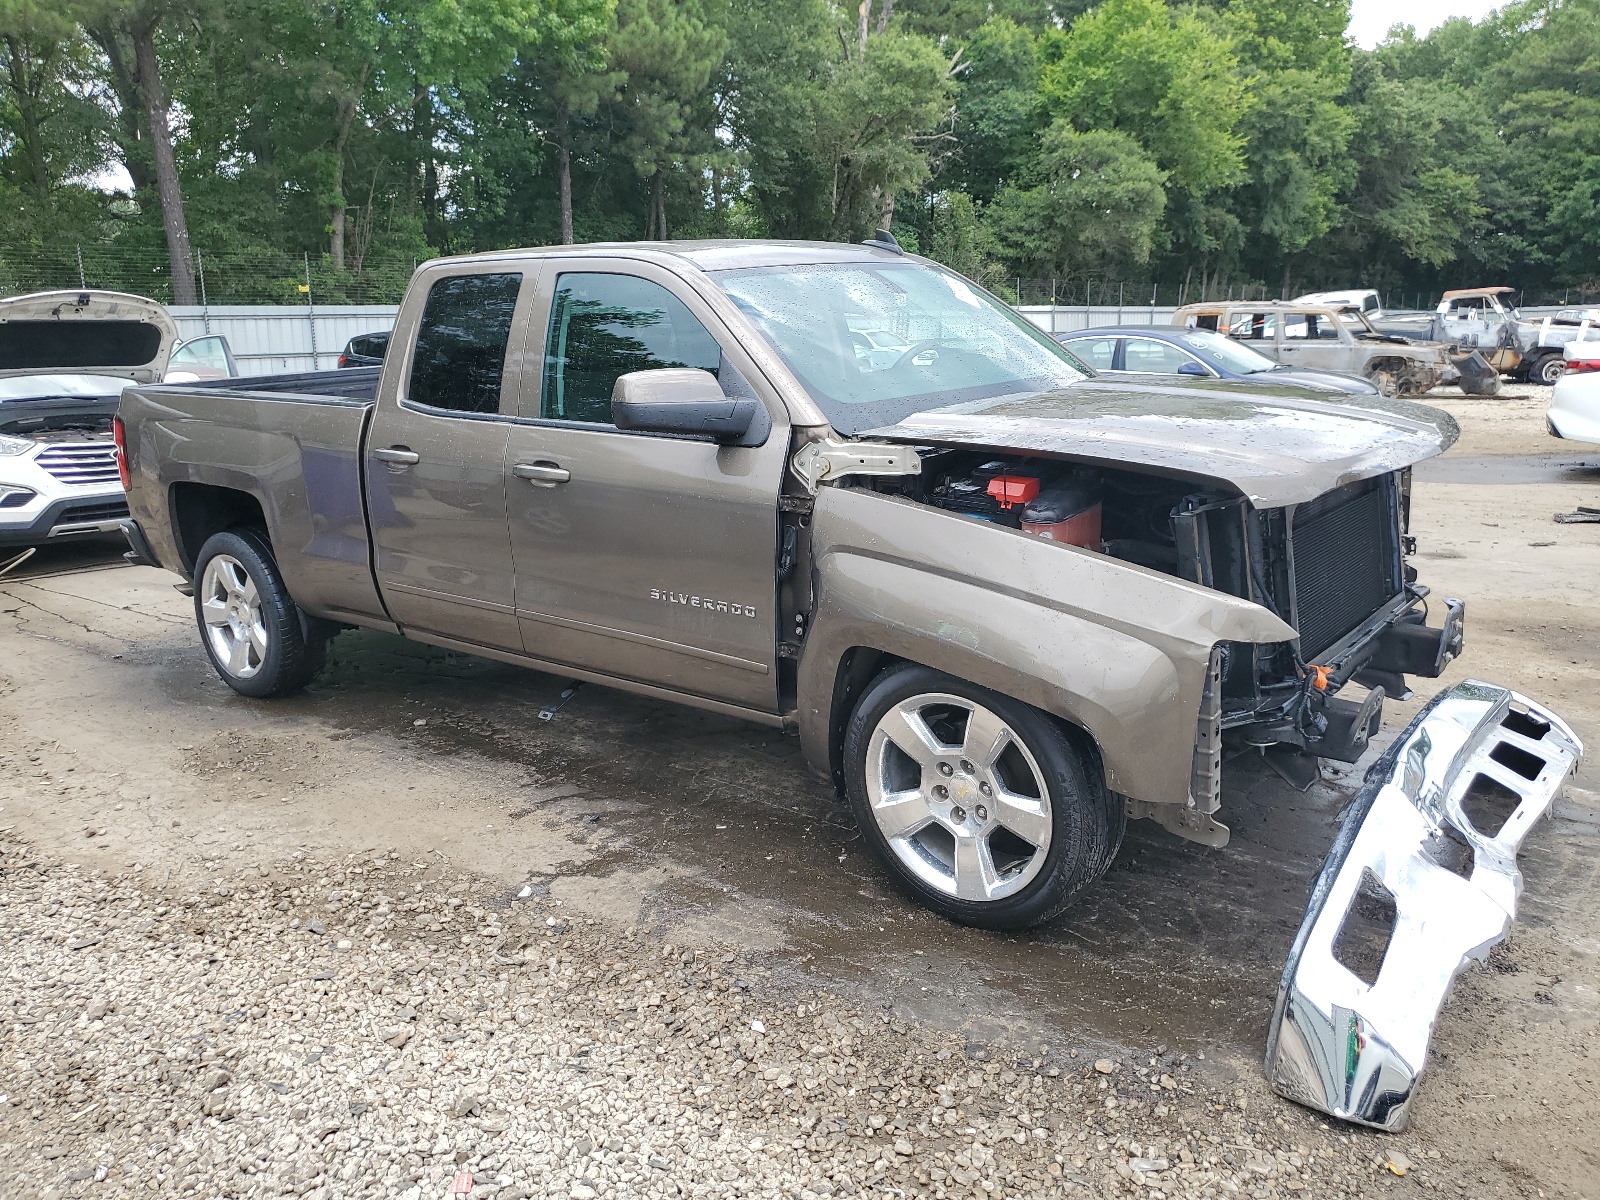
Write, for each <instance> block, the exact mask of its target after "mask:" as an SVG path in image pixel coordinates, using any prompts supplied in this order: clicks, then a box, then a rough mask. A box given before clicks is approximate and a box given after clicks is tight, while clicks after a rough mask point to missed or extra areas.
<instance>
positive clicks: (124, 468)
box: [111, 417, 131, 491]
mask: <svg viewBox="0 0 1600 1200" xmlns="http://www.w3.org/2000/svg"><path fill="white" fill-rule="evenodd" d="M111 436H112V438H113V439H114V440H115V441H116V443H117V474H118V475H120V476H121V477H122V490H123V491H127V490H128V488H129V487H130V486H131V480H130V479H129V477H128V431H127V429H126V428H125V427H124V426H123V424H122V418H121V417H112V418H111Z"/></svg>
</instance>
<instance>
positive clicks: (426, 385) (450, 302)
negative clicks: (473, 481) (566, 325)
mask: <svg viewBox="0 0 1600 1200" xmlns="http://www.w3.org/2000/svg"><path fill="white" fill-rule="evenodd" d="M521 286H522V276H521V275H520V274H506V275H458V276H456V277H454V278H452V279H441V280H439V281H438V282H437V283H435V284H434V285H433V286H432V287H431V288H429V289H428V302H427V303H426V304H425V305H424V306H423V309H422V322H421V324H420V325H418V327H417V349H416V353H415V354H414V355H413V357H412V359H411V396H410V398H411V399H412V400H413V401H415V402H416V403H418V404H426V405H429V406H431V407H433V408H448V409H453V410H454V411H456V412H473V413H494V412H499V411H500V376H501V373H502V372H503V371H504V369H505V364H506V343H507V342H508V341H509V340H510V338H511V316H512V314H513V313H514V312H515V311H516V307H517V291H518V290H519V289H520V288H521ZM358 353H359V351H358Z"/></svg>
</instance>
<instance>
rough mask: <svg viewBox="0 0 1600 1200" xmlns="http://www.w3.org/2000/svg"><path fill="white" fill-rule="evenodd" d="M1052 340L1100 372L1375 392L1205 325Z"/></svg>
mask: <svg viewBox="0 0 1600 1200" xmlns="http://www.w3.org/2000/svg"><path fill="white" fill-rule="evenodd" d="M1055 337H1056V341H1058V342H1060V343H1061V344H1062V345H1063V346H1065V347H1067V349H1069V350H1071V351H1072V353H1073V354H1074V355H1075V356H1076V357H1078V358H1081V359H1082V360H1083V361H1084V362H1086V363H1088V364H1089V365H1090V366H1091V367H1093V368H1094V369H1095V370H1096V371H1098V372H1100V374H1102V375H1109V376H1111V377H1112V378H1117V377H1120V376H1129V377H1134V376H1150V375H1187V376H1190V377H1193V378H1200V379H1232V380H1239V381H1245V380H1248V381H1250V382H1252V383H1272V384H1287V385H1289V386H1291V387H1297V388H1305V389H1308V390H1310V391H1318V392H1342V393H1344V394H1345V395H1352V396H1376V395H1378V394H1379V392H1378V389H1377V388H1376V387H1374V386H1373V385H1372V384H1370V383H1368V382H1367V381H1366V380H1365V379H1362V378H1361V377H1360V376H1358V375H1344V374H1341V373H1340V372H1338V371H1311V370H1307V369H1305V368H1303V367H1286V366H1284V365H1283V364H1282V363H1276V362H1273V361H1272V360H1271V359H1270V358H1268V357H1266V355H1264V354H1258V353H1256V351H1254V350H1252V349H1250V347H1249V346H1241V345H1240V344H1239V343H1238V342H1236V341H1234V340H1232V339H1231V338H1225V337H1223V336H1222V335H1221V334H1217V333H1212V332H1211V331H1210V330H1206V329H1179V328H1176V327H1173V328H1163V327H1159V326H1143V325H1125V326H1114V327H1112V328H1109V329H1080V330H1077V331H1075V332H1073V333H1058V334H1056V335H1055Z"/></svg>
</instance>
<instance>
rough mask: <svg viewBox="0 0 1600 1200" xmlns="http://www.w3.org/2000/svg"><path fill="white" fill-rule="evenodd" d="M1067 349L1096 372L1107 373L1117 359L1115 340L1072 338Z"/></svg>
mask: <svg viewBox="0 0 1600 1200" xmlns="http://www.w3.org/2000/svg"><path fill="white" fill-rule="evenodd" d="M1067 349H1068V350H1070V351H1072V352H1073V353H1074V354H1076V355H1077V356H1078V357H1079V358H1081V359H1083V361H1084V362H1086V363H1088V364H1089V365H1090V366H1091V367H1093V368H1094V369H1095V370H1096V371H1109V370H1111V364H1112V363H1114V362H1115V361H1116V359H1117V339H1116V338H1074V339H1073V340H1072V341H1070V342H1068V343H1067Z"/></svg>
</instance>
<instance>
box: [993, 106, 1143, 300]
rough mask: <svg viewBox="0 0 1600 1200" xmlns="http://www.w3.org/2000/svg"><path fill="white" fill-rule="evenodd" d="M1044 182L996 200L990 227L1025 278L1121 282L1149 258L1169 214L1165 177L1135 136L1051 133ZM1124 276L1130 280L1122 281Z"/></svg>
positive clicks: (1062, 124) (1061, 129) (1063, 126)
mask: <svg viewBox="0 0 1600 1200" xmlns="http://www.w3.org/2000/svg"><path fill="white" fill-rule="evenodd" d="M1037 169H1038V173H1039V175H1040V178H1039V180H1038V181H1037V182H1036V183H1034V184H1033V186H1030V187H1007V188H1005V189H1003V190H1002V191H1001V192H1000V194H999V195H998V196H996V197H995V201H994V204H993V206H992V207H991V208H990V210H989V214H988V218H989V219H988V225H989V230H990V232H991V233H992V234H993V236H994V238H995V240H996V242H998V244H999V246H1000V248H1001V254H1002V255H1003V256H1004V257H1005V258H1006V260H1007V261H1008V262H1009V263H1010V264H1011V265H1012V266H1013V268H1014V270H1016V271H1017V272H1018V273H1022V274H1040V275H1050V276H1053V277H1055V278H1058V279H1062V280H1072V279H1074V278H1078V279H1081V278H1088V277H1095V276H1100V277H1110V278H1117V277H1119V276H1121V275H1123V273H1125V272H1128V271H1130V270H1131V269H1133V268H1135V267H1138V266H1140V265H1142V264H1143V263H1145V262H1147V261H1148V260H1149V258H1150V251H1151V249H1152V248H1153V246H1154V245H1155V241H1156V235H1157V231H1158V230H1159V229H1160V226H1161V216H1162V213H1163V211H1164V210H1165V208H1166V193H1165V192H1164V190H1163V186H1162V185H1163V184H1164V183H1165V181H1166V178H1167V176H1166V173H1165V172H1163V171H1162V170H1161V169H1160V168H1159V167H1158V166H1156V164H1155V162H1153V161H1152V159H1151V156H1150V155H1149V154H1148V153H1147V152H1146V151H1145V150H1144V149H1143V148H1142V147H1141V146H1140V145H1139V143H1138V142H1137V141H1135V140H1134V138H1133V137H1132V136H1131V135H1130V134H1126V133H1122V132H1119V131H1116V130H1091V131H1089V132H1087V133H1080V132H1078V131H1077V130H1076V129H1074V128H1073V127H1072V125H1071V124H1070V123H1069V122H1067V121H1064V120H1060V121H1057V122H1055V124H1053V125H1051V126H1050V128H1049V130H1048V131H1047V132H1046V133H1045V136H1044V143H1043V146H1042V150H1041V153H1040V156H1039V164H1038V168H1037ZM1124 277H1125V276H1124Z"/></svg>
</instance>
